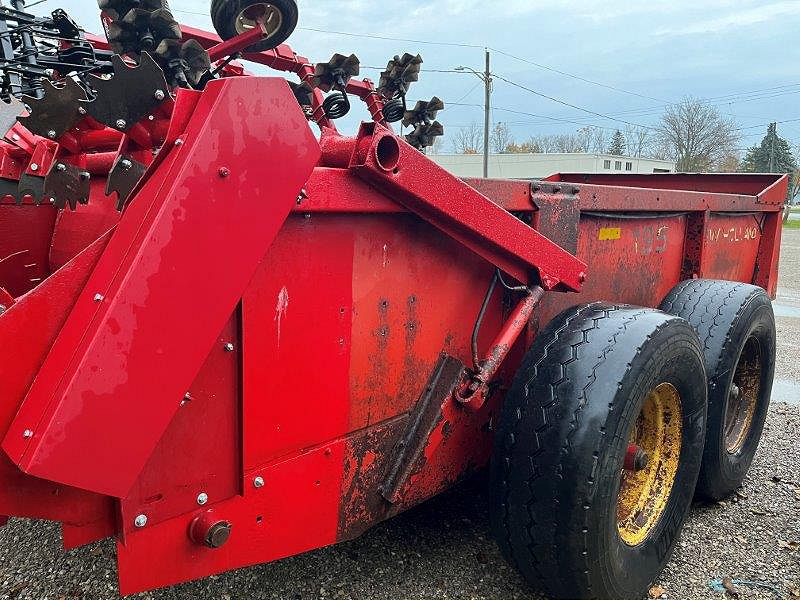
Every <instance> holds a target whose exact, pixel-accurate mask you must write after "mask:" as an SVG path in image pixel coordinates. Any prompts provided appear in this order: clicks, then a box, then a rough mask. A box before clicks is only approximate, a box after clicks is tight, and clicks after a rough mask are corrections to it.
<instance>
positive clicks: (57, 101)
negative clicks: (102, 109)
mask: <svg viewBox="0 0 800 600" xmlns="http://www.w3.org/2000/svg"><path fill="white" fill-rule="evenodd" d="M42 89H43V90H44V95H43V96H42V97H41V98H33V97H31V96H23V97H22V99H23V101H24V102H25V104H27V105H28V106H29V107H30V114H29V115H28V116H27V117H19V119H18V120H19V122H20V123H22V124H23V125H24V126H25V127H26V128H27V129H28V130H30V131H31V132H32V133H35V134H36V135H40V136H42V137H46V138H49V139H51V140H54V139H56V138H59V137H61V136H62V135H64V134H65V133H66V132H67V131H69V130H70V129H72V128H73V127H74V126H75V124H76V123H77V122H78V121H80V120H81V119H82V118H83V115H82V114H81V113H80V107H81V101H84V100H86V97H87V96H86V90H84V89H83V88H82V87H81V86H80V84H78V83H77V82H76V81H75V80H74V79H72V78H71V77H67V78H66V79H65V80H64V85H62V86H55V85H53V83H51V82H50V81H49V80H47V79H44V80H42Z"/></svg>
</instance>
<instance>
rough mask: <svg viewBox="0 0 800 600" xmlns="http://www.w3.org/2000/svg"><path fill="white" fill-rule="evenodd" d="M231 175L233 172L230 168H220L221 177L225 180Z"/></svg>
mask: <svg viewBox="0 0 800 600" xmlns="http://www.w3.org/2000/svg"><path fill="white" fill-rule="evenodd" d="M230 174H231V170H230V169H229V168H228V167H220V169H219V176H220V177H222V178H223V179H224V178H225V177H228V176H229V175H230Z"/></svg>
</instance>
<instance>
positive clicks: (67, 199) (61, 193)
mask: <svg viewBox="0 0 800 600" xmlns="http://www.w3.org/2000/svg"><path fill="white" fill-rule="evenodd" d="M90 179H91V177H90V175H89V173H88V172H87V171H85V170H84V169H80V168H78V167H76V166H75V165H71V164H69V163H66V162H63V161H57V162H56V163H55V164H53V166H52V168H51V169H50V172H49V173H48V174H47V176H46V177H45V178H44V197H45V198H49V199H50V200H51V202H52V203H53V205H54V206H55V207H56V208H58V209H64V208H66V207H67V206H69V207H70V208H71V209H72V210H75V209H76V208H77V206H78V204H88V203H89V187H90V186H89V184H90Z"/></svg>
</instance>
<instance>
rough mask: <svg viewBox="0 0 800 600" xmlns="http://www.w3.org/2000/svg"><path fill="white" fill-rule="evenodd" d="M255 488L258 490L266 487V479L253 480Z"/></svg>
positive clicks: (257, 478)
mask: <svg viewBox="0 0 800 600" xmlns="http://www.w3.org/2000/svg"><path fill="white" fill-rule="evenodd" d="M253 487H254V488H256V489H259V488H262V487H264V478H263V477H256V478H255V479H253Z"/></svg>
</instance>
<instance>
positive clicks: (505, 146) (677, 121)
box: [451, 98, 800, 179]
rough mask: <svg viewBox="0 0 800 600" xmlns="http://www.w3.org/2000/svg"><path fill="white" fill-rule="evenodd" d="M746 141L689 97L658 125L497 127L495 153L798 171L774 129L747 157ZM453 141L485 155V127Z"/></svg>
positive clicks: (692, 168) (682, 167)
mask: <svg viewBox="0 0 800 600" xmlns="http://www.w3.org/2000/svg"><path fill="white" fill-rule="evenodd" d="M741 139H742V136H741V132H740V129H739V127H738V126H737V124H736V123H735V122H734V121H733V120H732V119H730V118H726V117H724V116H722V115H721V114H720V112H719V111H718V110H717V109H716V108H715V107H714V106H710V105H707V104H704V103H703V102H700V101H699V100H696V99H694V98H685V99H684V100H682V101H681V102H679V103H677V104H673V105H670V106H668V107H666V109H665V111H664V114H663V115H662V116H661V119H660V120H659V122H658V123H657V124H656V125H654V126H652V127H639V126H633V125H628V126H626V127H624V128H621V129H618V130H616V131H615V130H611V129H608V128H605V127H594V126H587V127H583V128H581V129H579V130H578V131H576V132H574V133H565V134H555V135H536V136H532V137H530V138H528V139H526V140H523V141H518V140H516V139H515V137H514V135H513V134H512V132H511V130H510V128H509V126H508V125H507V124H505V123H496V124H495V125H494V127H493V129H492V130H491V133H490V138H489V146H490V148H491V150H492V152H495V153H534V154H538V153H596V154H613V155H618V156H623V155H625V156H632V157H641V158H653V159H662V160H672V161H675V163H676V168H677V170H678V171H679V172H695V173H696V172H714V171H716V172H738V171H744V172H748V171H749V172H780V173H789V172H794V171H797V159H796V157H797V156H798V154H800V153H799V152H798V150H800V148H794V149H793V148H791V147H790V144H789V143H788V142H787V141H786V140H784V139H783V138H780V136H778V135H777V130H776V129H774V128H773V126H770V129H769V130H768V131H767V136H766V137H765V138H764V141H762V143H761V144H760V145H759V146H757V147H753V148H750V149H748V150H747V151H746V153H745V155H744V157H743V156H742V150H741V149H740V147H739V146H740V143H741ZM451 142H452V146H453V150H454V151H455V152H456V153H458V154H479V153H481V152H482V151H483V129H482V127H480V126H479V125H478V124H477V123H475V124H472V125H470V126H467V127H462V128H461V129H459V130H458V131H457V132H456V133H455V134H454V135H453V136H452V138H451ZM765 144H766V146H765ZM770 157H771V158H772V161H773V162H772V163H770V160H769V159H770ZM765 161H766V162H765ZM799 179H800V178H799Z"/></svg>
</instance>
